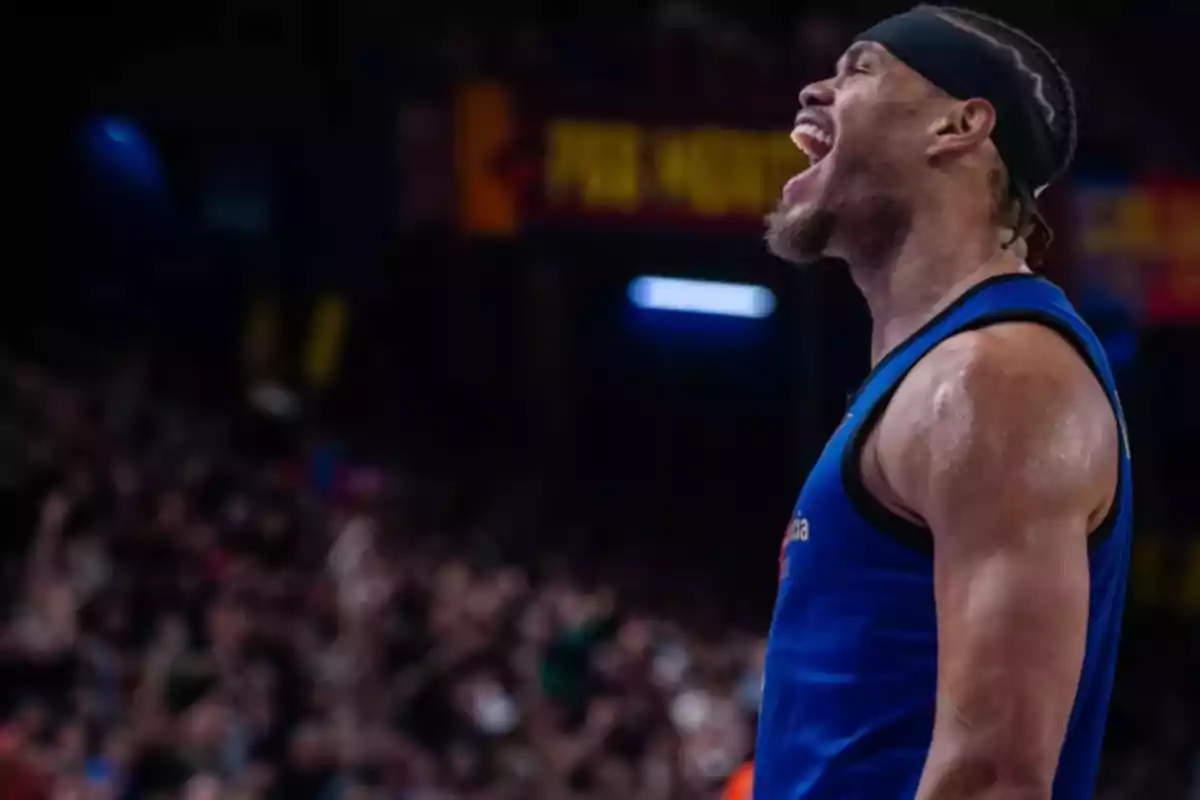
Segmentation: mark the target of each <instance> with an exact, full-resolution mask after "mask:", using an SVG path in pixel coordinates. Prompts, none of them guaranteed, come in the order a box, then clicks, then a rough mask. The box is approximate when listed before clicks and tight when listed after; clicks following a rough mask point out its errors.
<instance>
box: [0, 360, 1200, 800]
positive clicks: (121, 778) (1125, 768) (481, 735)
mask: <svg viewBox="0 0 1200 800" xmlns="http://www.w3.org/2000/svg"><path fill="white" fill-rule="evenodd" d="M0 398H2V402H3V410H2V413H0V422H2V427H0V479H2V484H3V493H2V497H3V511H4V514H5V520H6V522H7V525H6V528H5V530H6V536H5V538H4V540H3V559H2V562H0V563H2V565H3V580H0V591H2V592H3V593H4V596H3V605H2V606H0V608H2V609H3V627H2V628H0V665H2V666H0V669H2V670H3V680H2V681H0V687H2V695H0V703H2V704H0V798H3V800H38V799H40V798H61V799H62V800H66V798H79V799H80V800H118V799H119V798H139V799H140V798H147V799H149V798H160V797H162V798H177V797H178V798H185V800H206V799H208V798H230V799H234V798H244V799H245V800H250V799H251V798H264V799H265V798H287V799H288V800H304V798H313V800H352V799H357V800H366V798H389V799H390V798H405V799H406V800H438V799H442V798H445V799H447V800H448V799H449V798H470V799H472V800H484V799H485V798H486V799H487V800H504V799H506V798H512V799H513V800H516V799H517V798H527V799H534V798H541V799H542V800H557V798H578V799H582V798H595V799H596V800H601V798H603V799H605V800H609V799H614V800H615V798H622V800H626V799H631V800H635V799H637V798H642V799H643V800H650V798H655V799H658V798H663V799H666V798H705V797H710V798H718V797H725V798H736V797H743V796H744V795H738V793H737V791H736V787H735V786H732V784H734V783H736V782H731V781H730V776H735V775H737V773H738V771H739V769H740V768H743V767H744V765H745V764H746V763H747V762H748V760H749V759H751V758H752V750H753V725H754V718H755V713H756V709H757V703H758V699H759V693H760V689H761V683H762V674H761V666H760V665H761V654H762V640H761V638H759V637H756V636H751V635H746V634H741V633H738V632H736V631H735V630H732V629H725V630H722V631H719V632H718V633H717V634H713V633H711V627H712V626H701V627H702V628H704V629H705V630H706V631H709V632H706V633H704V634H703V635H702V634H699V633H697V632H696V628H695V627H689V626H688V625H687V624H682V623H690V622H691V619H689V615H688V614H686V613H684V614H682V615H678V616H676V617H672V618H671V619H670V620H668V619H667V618H665V617H664V616H661V615H656V614H654V613H653V612H652V610H651V608H649V607H635V606H633V605H631V604H630V603H628V602H626V601H625V598H623V597H619V596H618V593H617V592H616V591H615V590H614V588H613V586H612V585H605V584H603V583H598V582H596V581H595V580H594V579H592V578H590V577H588V575H589V574H590V573H588V571H587V570H576V569H573V568H572V564H573V563H578V562H572V561H571V560H570V559H567V558H554V557H553V556H554V554H556V553H558V552H560V551H561V550H562V548H560V547H559V546H558V543H557V542H556V541H555V540H554V539H553V538H552V537H548V538H547V539H546V540H545V541H542V542H539V543H537V545H538V546H537V547H536V549H535V550H534V551H532V552H535V553H538V554H539V555H540V556H541V557H537V558H529V557H525V558H522V559H513V558H510V557H507V556H506V554H505V552H506V547H505V542H504V540H503V539H504V537H503V535H501V534H499V533H497V532H496V531H495V530H486V531H481V530H463V529H462V528H463V525H462V524H461V522H456V519H461V515H457V516H456V514H455V513H454V511H455V508H454V507H455V506H456V505H457V504H458V500H457V499H456V497H455V495H454V492H453V491H447V490H446V488H445V487H444V486H442V487H439V486H437V485H435V484H434V483H431V482H429V481H424V482H422V481H419V480H416V479H408V480H407V481H406V480H405V479H403V478H402V477H400V475H399V474H398V473H384V472H379V471H375V470H372V469H353V468H347V467H344V466H337V465H331V464H330V463H329V462H328V461H327V460H326V461H322V460H321V459H311V458H308V459H306V458H300V459H295V458H291V459H282V460H281V459H278V458H261V457H258V456H257V455H252V453H255V452H256V450H255V449H254V448H250V449H249V450H240V449H239V445H238V442H239V441H246V437H245V436H243V435H242V434H243V433H244V431H240V430H239V426H238V424H237V423H236V422H235V421H234V420H233V419H232V418H229V417H228V416H226V417H222V416H219V415H218V416H213V415H208V414H205V413H203V412H202V411H200V410H197V409H194V408H191V409H189V408H187V407H185V405H183V404H180V403H176V402H171V401H167V400H164V399H162V398H161V397H159V398H155V397H153V396H152V395H151V394H150V393H149V392H148V384H147V381H146V376H145V373H144V372H143V371H141V370H139V369H137V368H136V366H135V367H132V368H129V369H124V370H120V371H117V372H115V373H111V374H107V375H105V376H103V377H101V378H98V379H92V378H83V377H80V376H79V375H65V374H63V373H55V372H53V371H50V370H48V369H45V368H43V367H39V366H34V365H31V364H8V365H6V366H5V369H4V380H3V391H2V393H0ZM250 440H251V441H260V440H261V437H258V438H257V439H255V437H250ZM473 525H474V527H478V525H477V523H473ZM471 527H472V525H468V526H467V528H471ZM501 527H503V526H501ZM510 527H511V526H510ZM518 527H519V526H518ZM529 552H531V551H526V554H527V556H528V553H529ZM574 552H575V553H576V555H577V556H578V555H579V553H580V551H579V549H578V548H575V550H574ZM584 552H586V551H584ZM629 567H630V569H636V567H637V565H636V564H630V565H629ZM673 591H674V592H675V593H676V594H677V595H679V596H680V597H682V598H683V599H684V602H685V603H691V604H693V605H695V606H701V605H703V602H710V603H711V602H713V599H711V598H708V597H698V596H697V593H696V592H695V591H694V589H689V586H686V585H681V586H675V587H673ZM763 622H764V627H765V620H764V621H763ZM677 623H681V624H677ZM1156 637H1161V638H1157V639H1156ZM1193 638H1194V637H1193ZM1127 641H1129V642H1133V643H1134V644H1133V645H1132V646H1130V647H1127V652H1130V653H1131V655H1128V656H1127V657H1126V658H1125V659H1124V660H1123V663H1122V679H1121V681H1120V686H1119V689H1118V696H1117V698H1116V700H1115V702H1114V709H1113V723H1112V728H1113V731H1112V734H1111V735H1110V743H1111V744H1112V745H1113V747H1112V748H1111V749H1112V751H1113V752H1112V753H1110V754H1108V755H1107V756H1106V769H1105V774H1104V776H1103V779H1102V787H1103V788H1102V789H1101V792H1100V793H1099V794H1098V795H1097V796H1098V797H1101V798H1107V800H1135V799H1136V800H1148V799H1149V798H1154V799H1155V800H1180V799H1182V798H1188V800H1191V798H1194V797H1195V791H1196V790H1197V789H1198V788H1200V785H1198V784H1197V782H1196V777H1198V776H1197V775H1193V774H1191V773H1192V772H1193V771H1194V770H1195V765H1196V764H1197V763H1200V761H1197V750H1196V747H1197V742H1198V741H1200V737H1198V736H1197V724H1196V719H1197V718H1200V715H1197V714H1196V712H1197V711H1200V707H1198V705H1197V700H1198V698H1197V696H1196V694H1195V680H1194V678H1195V674H1196V672H1195V671H1194V670H1195V667H1196V665H1197V664H1198V663H1200V659H1198V658H1197V656H1198V655H1200V653H1198V652H1197V651H1198V650H1200V647H1197V642H1196V641H1193V640H1192V639H1189V638H1188V637H1186V636H1185V637H1183V639H1180V638H1179V637H1178V636H1177V635H1174V634H1172V633H1171V632H1166V633H1164V632H1162V631H1154V630H1152V629H1150V628H1146V627H1142V626H1139V627H1138V628H1137V629H1136V631H1135V632H1131V633H1130V636H1129V638H1128V640H1127ZM1156 641H1158V642H1166V643H1167V645H1166V649H1164V648H1163V646H1162V645H1161V644H1155V642H1156ZM1189 675H1190V676H1191V677H1190V678H1189V677H1188V676H1189ZM1189 686H1190V687H1191V689H1190V690H1189V688H1188V687H1189ZM1189 691H1190V693H1189ZM1189 785H1191V786H1192V789H1191V790H1190V791H1191V792H1192V794H1191V795H1188V794H1187V793H1188V791H1189V789H1188V788H1187V787H1188V786H1189Z"/></svg>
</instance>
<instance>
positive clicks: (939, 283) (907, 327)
mask: <svg viewBox="0 0 1200 800" xmlns="http://www.w3.org/2000/svg"><path fill="white" fill-rule="evenodd" d="M976 230H978V231H979V233H977V234H976V235H963V233H962V231H963V227H961V226H956V225H952V224H949V225H948V224H946V220H945V219H944V218H943V219H942V220H940V221H939V219H938V215H928V216H926V217H925V219H923V220H922V219H920V218H914V219H913V224H912V227H911V228H910V229H909V231H908V233H907V235H906V236H905V237H904V239H903V241H901V242H900V243H899V246H898V247H896V248H895V250H894V251H893V252H892V253H891V254H889V255H888V256H887V257H886V258H884V259H882V260H877V261H876V262H875V263H867V262H865V261H856V260H854V259H850V275H851V277H853V279H854V282H855V284H857V285H858V289H859V291H861V292H862V294H863V297H865V298H866V301H867V306H868V307H869V308H870V310H871V321H872V330H871V363H872V364H877V363H879V361H880V360H881V359H882V358H883V357H884V356H885V355H887V353H888V352H889V351H891V350H892V349H893V348H895V347H896V346H897V345H899V344H901V343H902V342H903V341H904V340H905V339H907V338H908V337H909V336H911V335H912V334H913V333H915V332H916V331H917V330H918V329H919V328H920V327H921V326H922V325H924V324H925V323H926V322H928V321H929V320H930V319H932V318H933V317H934V316H936V315H937V314H938V312H940V311H941V310H942V309H944V308H945V307H946V306H948V305H950V303H952V302H954V300H955V299H956V298H957V297H959V296H960V295H961V294H962V293H963V292H965V291H966V290H968V289H970V288H971V287H972V286H974V285H975V284H976V283H979V282H980V281H982V280H985V279H987V278H990V277H992V276H994V275H1002V274H1005V273H1011V272H1020V271H1023V270H1025V269H1027V268H1026V267H1025V264H1024V262H1023V261H1022V260H1020V259H1019V258H1018V257H1017V256H1015V255H1013V254H1012V253H1011V252H1009V251H1007V250H1005V249H1003V248H1001V247H1000V244H999V240H998V238H997V236H996V233H995V232H994V230H993V229H991V228H989V227H979V226H976Z"/></svg>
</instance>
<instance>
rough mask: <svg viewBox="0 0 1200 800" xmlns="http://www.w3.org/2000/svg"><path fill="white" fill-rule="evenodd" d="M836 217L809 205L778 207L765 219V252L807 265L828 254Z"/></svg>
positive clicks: (831, 213)
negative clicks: (768, 251) (766, 250)
mask: <svg viewBox="0 0 1200 800" xmlns="http://www.w3.org/2000/svg"><path fill="white" fill-rule="evenodd" d="M836 221H837V220H836V218H835V216H834V214H833V212H832V211H830V210H829V209H826V208H822V207H820V206H818V205H816V204H813V203H797V204H793V205H790V206H789V205H783V204H781V205H780V207H779V209H778V210H776V211H775V212H773V213H772V214H770V215H769V216H768V217H767V233H766V241H767V249H768V250H770V251H771V252H772V253H773V254H774V255H776V256H777V257H779V258H781V259H783V260H784V261H787V262H790V263H792V264H810V263H812V262H814V261H818V260H820V259H821V258H824V257H825V256H827V255H828V254H829V245H830V242H831V241H832V239H833V232H834V228H835V227H836V224H835V223H836Z"/></svg>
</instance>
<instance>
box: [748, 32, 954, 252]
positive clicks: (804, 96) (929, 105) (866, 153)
mask: <svg viewBox="0 0 1200 800" xmlns="http://www.w3.org/2000/svg"><path fill="white" fill-rule="evenodd" d="M935 98H936V90H935V89H934V88H933V86H932V85H931V84H929V83H928V82H927V81H926V80H925V79H924V78H922V77H921V76H920V75H918V74H917V73H916V72H914V71H913V70H911V69H910V68H909V67H907V66H906V65H905V64H904V63H902V62H901V61H899V60H898V59H896V58H895V57H894V56H892V55H891V54H890V53H888V52H887V50H885V49H884V48H883V47H881V46H880V45H877V44H874V43H870V42H858V43H856V44H854V45H852V46H851V47H850V48H849V49H848V50H847V51H846V53H845V54H844V55H843V56H842V57H841V59H839V61H838V64H837V71H836V74H835V75H834V76H833V77H832V78H828V79H826V80H823V81H820V82H818V83H814V84H811V85H809V86H806V87H805V88H804V90H803V91H802V92H801V93H800V104H801V111H800V113H799V114H798V115H797V116H796V125H795V128H794V129H793V130H792V141H794V142H795V143H796V146H797V147H799V148H800V149H802V150H803V151H804V152H805V153H806V154H807V155H808V157H809V162H810V166H809V167H808V168H807V169H806V170H804V171H803V172H801V173H800V174H799V175H796V176H795V177H793V178H792V179H791V180H789V181H788V182H787V184H786V185H785V186H784V187H783V196H782V197H781V199H780V202H779V207H778V209H777V210H776V211H775V212H774V213H773V214H771V215H770V216H769V217H768V219H767V244H768V246H769V247H770V249H771V251H772V252H773V253H775V254H776V255H777V256H779V257H780V258H782V259H784V260H786V261H791V262H793V263H803V262H808V261H813V260H816V259H818V258H821V257H823V256H844V255H845V252H844V251H843V250H842V248H841V247H840V246H839V243H841V242H846V241H850V240H853V241H854V242H855V244H856V246H857V245H860V244H864V243H865V244H866V245H867V246H868V247H869V246H872V245H874V246H876V247H879V248H883V247H884V246H886V244H887V243H892V242H894V241H895V239H896V238H897V237H898V236H900V235H902V232H903V230H904V228H905V227H906V225H907V221H908V219H909V217H910V216H911V212H910V206H911V202H910V200H909V198H910V197H911V196H912V192H913V190H914V184H915V182H916V181H917V180H919V178H920V173H921V170H922V169H923V168H924V167H925V166H926V163H927V159H926V157H925V150H926V146H927V143H928V139H929V136H930V130H929V128H930V123H931V122H932V121H933V112H934V111H935V110H936V107H935V105H934V101H935ZM875 242H878V244H874V243H875Z"/></svg>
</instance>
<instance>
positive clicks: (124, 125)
mask: <svg viewBox="0 0 1200 800" xmlns="http://www.w3.org/2000/svg"><path fill="white" fill-rule="evenodd" d="M81 133H82V135H83V138H82V142H83V146H84V149H85V152H86V157H87V161H88V163H89V165H90V166H91V168H92V169H93V170H95V172H94V175H95V177H96V178H98V179H100V180H102V181H103V182H104V183H106V184H108V185H110V186H114V187H115V186H124V187H126V188H135V187H136V189H137V190H138V191H142V192H156V193H157V192H160V191H161V190H162V188H163V183H164V178H163V170H162V164H161V163H160V161H159V157H158V152H157V150H156V149H155V146H154V143H153V142H152V141H151V139H150V138H149V137H148V136H147V135H146V134H145V133H143V132H142V130H141V128H139V127H138V125H137V124H136V123H135V122H133V121H132V120H129V119H126V118H124V117H100V118H94V119H91V120H89V121H88V122H87V124H86V125H85V126H84V127H83V130H82V131H81Z"/></svg>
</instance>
